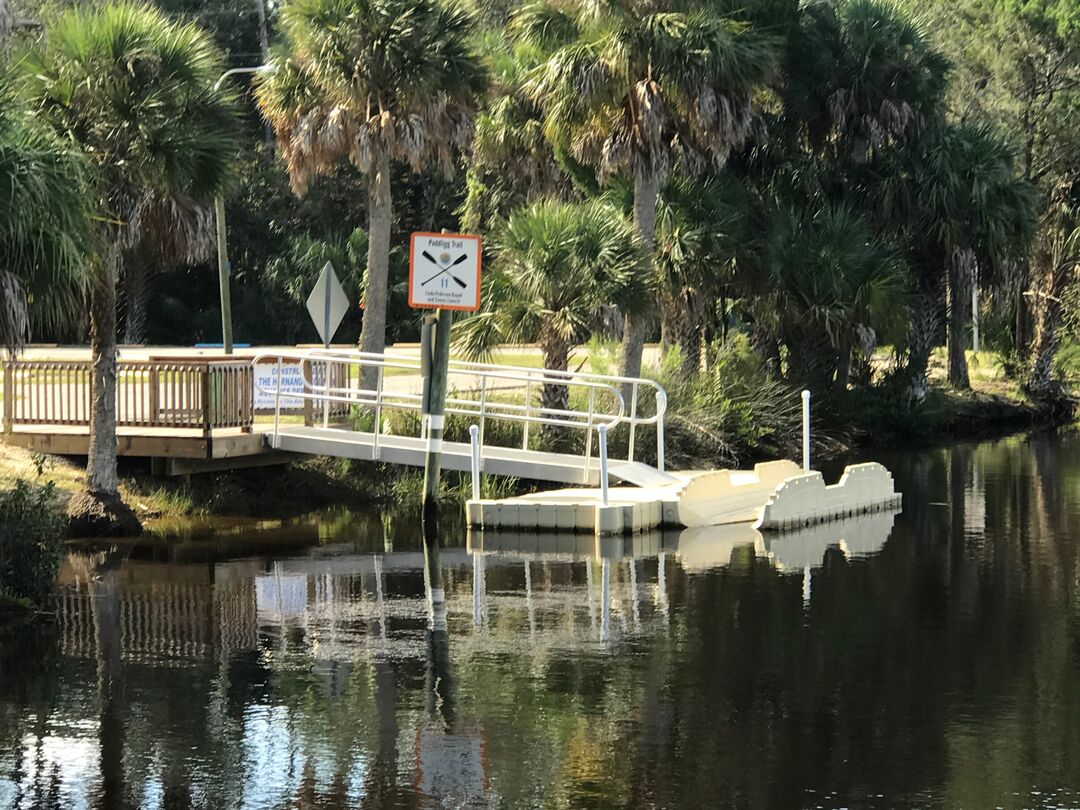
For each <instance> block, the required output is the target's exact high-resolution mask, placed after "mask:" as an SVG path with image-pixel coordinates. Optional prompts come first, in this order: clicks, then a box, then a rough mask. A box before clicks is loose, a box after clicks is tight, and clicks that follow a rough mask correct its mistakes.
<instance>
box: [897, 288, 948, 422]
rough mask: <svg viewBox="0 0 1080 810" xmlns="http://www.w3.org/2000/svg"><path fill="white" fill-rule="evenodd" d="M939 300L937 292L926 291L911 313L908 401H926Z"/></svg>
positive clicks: (936, 329) (905, 370)
mask: <svg viewBox="0 0 1080 810" xmlns="http://www.w3.org/2000/svg"><path fill="white" fill-rule="evenodd" d="M939 326H940V324H939V322H938V297H937V295H936V294H935V291H934V290H927V289H924V290H923V291H922V293H921V294H920V295H919V296H918V298H917V300H916V302H915V307H914V308H913V309H912V312H911V323H910V324H909V326H908V360H907V367H906V368H905V369H904V377H906V378H907V394H908V399H910V400H911V401H912V402H922V401H923V399H924V398H925V397H926V390H927V379H926V369H927V367H928V366H929V365H930V353H931V352H932V351H933V350H934V343H935V342H936V340H937V335H938V329H939Z"/></svg>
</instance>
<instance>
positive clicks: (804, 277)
mask: <svg viewBox="0 0 1080 810" xmlns="http://www.w3.org/2000/svg"><path fill="white" fill-rule="evenodd" d="M763 243H764V244H763V246H762V248H761V255H762V257H763V264H764V269H765V271H766V280H767V281H766V283H767V285H768V289H769V292H768V293H767V294H766V295H765V296H764V297H763V298H762V299H761V300H760V301H759V302H758V307H759V308H760V309H761V310H762V317H771V318H774V319H775V321H776V323H775V325H774V326H775V330H776V332H777V333H778V334H780V335H781V336H782V337H783V339H784V341H785V343H786V344H787V347H788V359H787V377H788V378H789V379H791V380H793V381H795V382H797V383H800V384H809V385H812V386H813V387H814V388H817V389H818V390H820V389H822V388H824V387H826V386H828V385H829V383H834V384H835V386H836V387H837V388H839V389H843V388H845V387H846V386H847V369H848V361H849V360H850V357H851V352H852V349H853V347H854V346H855V345H856V344H857V342H858V340H859V337H860V335H861V334H862V333H864V332H866V331H867V330H873V331H874V332H876V333H878V334H882V333H885V334H888V333H890V332H893V331H895V330H896V329H897V327H898V326H900V325H902V324H904V323H905V322H906V317H905V316H906V304H907V299H908V288H907V284H908V276H907V267H906V266H905V264H904V262H903V260H902V259H901V258H900V257H899V254H898V252H897V251H896V250H895V249H894V248H893V247H892V246H891V245H889V244H887V243H885V242H883V241H882V240H881V239H880V238H879V237H877V235H876V234H875V233H874V232H873V230H872V228H871V226H870V224H869V223H868V222H867V220H866V219H865V218H863V217H862V216H860V215H859V214H857V213H856V212H854V211H853V210H852V209H851V208H848V207H846V206H826V207H824V208H821V209H819V210H817V211H806V210H801V209H797V210H785V209H780V210H777V211H776V212H775V213H774V215H773V217H772V222H771V223H770V226H769V228H768V232H767V233H766V234H765V235H764V237H763Z"/></svg>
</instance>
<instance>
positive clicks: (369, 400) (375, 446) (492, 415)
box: [252, 349, 678, 487]
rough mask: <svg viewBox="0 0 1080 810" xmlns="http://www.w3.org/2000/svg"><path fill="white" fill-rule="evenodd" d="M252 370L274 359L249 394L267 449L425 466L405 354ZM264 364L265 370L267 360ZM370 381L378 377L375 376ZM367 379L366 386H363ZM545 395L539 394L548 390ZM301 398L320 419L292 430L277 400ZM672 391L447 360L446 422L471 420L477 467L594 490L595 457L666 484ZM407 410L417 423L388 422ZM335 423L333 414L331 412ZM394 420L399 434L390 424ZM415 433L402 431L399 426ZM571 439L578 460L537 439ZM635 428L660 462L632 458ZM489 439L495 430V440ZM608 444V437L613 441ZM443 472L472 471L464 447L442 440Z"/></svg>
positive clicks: (312, 353) (297, 355) (294, 359)
mask: <svg viewBox="0 0 1080 810" xmlns="http://www.w3.org/2000/svg"><path fill="white" fill-rule="evenodd" d="M252 363H253V364H254V365H256V366H259V365H260V364H276V369H277V372H276V374H274V375H273V380H272V381H271V382H270V383H268V382H267V381H265V380H263V381H260V380H259V379H258V378H256V380H255V387H256V389H257V390H258V391H259V392H261V393H262V394H263V395H265V396H268V397H272V398H273V401H274V421H273V428H272V430H271V431H270V432H268V433H267V434H266V441H268V442H269V444H270V446H271V447H273V448H275V449H278V450H283V451H288V452H293V453H303V454H309V455H323V456H336V457H339V458H350V459H358V460H363V461H378V462H383V463H387V464H401V465H408V466H414V467H423V466H424V459H425V454H426V451H427V444H428V440H427V424H426V422H425V420H424V419H423V418H421V412H422V409H423V399H424V396H423V392H422V390H419V387H420V385H421V383H420V380H421V379H422V377H421V375H422V368H421V361H420V360H419V358H416V359H414V358H411V357H408V356H398V355H388V354H372V353H365V352H360V351H341V350H333V349H314V350H307V351H289V352H267V353H262V354H259V355H257V356H256V357H255V358H254V359H253V360H252ZM297 364H298V365H299V366H300V368H301V375H300V376H301V380H302V386H301V388H300V389H299V390H296V388H295V387H290V389H289V390H283V388H282V386H281V385H279V384H278V383H277V381H278V380H281V379H282V369H283V368H285V367H286V366H295V365H297ZM263 367H264V368H265V365H263ZM372 378H374V379H373V380H372ZM365 382H366V383H367V384H366V385H365ZM545 393H546V394H547V396H543V395H544V394H545ZM283 399H286V400H303V401H304V402H305V403H309V405H308V408H307V410H308V411H309V412H310V413H313V414H315V415H316V417H317V418H316V419H315V420H309V421H315V422H316V423H315V424H295V423H294V422H293V421H291V420H290V419H289V418H288V417H287V415H285V414H283V413H282V410H283V408H282V400H283ZM666 409H667V395H666V394H665V392H664V389H663V388H661V387H660V386H659V385H658V384H657V383H655V382H653V381H652V380H648V379H644V378H636V377H619V376H614V375H607V374H590V373H584V372H580V371H555V370H552V369H543V368H528V367H522V366H509V365H494V364H490V363H477V362H470V361H463V360H451V361H450V364H449V368H448V377H447V396H446V417H447V419H448V422H449V421H451V420H453V419H454V418H455V417H462V418H463V419H462V420H461V423H463V424H469V425H476V426H477V427H478V435H479V456H480V459H479V461H480V464H479V466H480V470H481V472H485V473H490V474H495V475H509V476H516V477H519V478H527V479H534V480H540V481H555V482H560V483H566V484H575V485H581V486H599V485H600V482H601V478H603V477H604V476H602V474H601V465H602V461H603V463H605V464H606V470H607V474H608V475H610V476H612V477H614V478H617V479H620V480H622V481H625V482H627V483H629V484H635V485H638V486H650V487H651V486H663V485H666V484H670V483H673V482H675V481H677V480H678V479H676V478H675V477H674V476H672V475H670V474H669V473H667V472H665V471H664V414H665V411H666ZM394 412H397V413H399V414H401V413H404V414H411V415H412V418H411V419H410V418H400V417H399V418H397V419H396V420H395V419H394V417H393V416H392V414H393V413H394ZM332 413H333V414H335V415H336V416H337V418H336V419H331V414H332ZM394 421H396V422H397V423H398V424H397V425H396V427H397V429H396V430H393V431H391V430H390V429H389V428H392V427H395V425H393V424H391V423H392V422H394ZM402 423H404V424H406V425H407V426H409V427H411V428H412V429H411V430H402V429H401V424H402ZM499 423H502V424H503V425H505V424H510V425H518V426H520V429H515V431H514V432H515V434H520V438H518V436H517V435H515V440H516V444H515V445H514V446H509V445H508V444H507V443H506V441H505V439H504V440H503V441H501V442H500V440H499V439H498V438H497V436H498V434H500V433H502V434H506V433H507V432H508V431H505V430H504V431H499V430H497V427H498V424H499ZM541 431H546V432H548V433H550V434H552V435H554V436H559V437H564V438H572V437H573V436H574V435H575V434H576V435H577V442H576V444H577V445H578V446H580V447H582V448H583V450H582V452H580V453H559V452H549V451H546V450H543V449H538V448H537V444H538V443H537V442H536V441H535V439H537V438H538V433H539V432H541ZM639 431H650V432H652V433H654V434H655V441H656V445H655V449H656V452H655V459H656V464H655V466H654V465H650V464H647V463H645V462H643V461H640V460H636V459H635V451H636V450H638V445H639V444H640V441H639V437H638V433H639ZM493 434H494V435H493ZM608 436H610V437H612V438H613V439H615V438H619V446H620V447H624V450H625V452H624V456H625V457H623V458H615V457H608V458H606V459H604V460H602V459H601V455H602V453H601V445H602V444H603V445H604V447H605V449H606V447H607V443H606V437H608ZM613 444H614V442H613ZM441 453H442V457H441V461H442V467H443V469H449V470H461V471H467V470H469V469H470V468H471V462H472V446H471V444H470V442H468V441H460V442H459V441H444V442H443V443H442V447H441Z"/></svg>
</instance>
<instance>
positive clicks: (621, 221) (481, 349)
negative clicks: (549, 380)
mask: <svg viewBox="0 0 1080 810" xmlns="http://www.w3.org/2000/svg"><path fill="white" fill-rule="evenodd" d="M488 249H489V252H490V254H491V255H492V257H493V258H492V260H491V262H490V264H489V269H488V271H487V276H486V277H485V279H484V292H483V306H482V308H481V310H480V312H478V313H477V314H476V315H475V316H473V317H471V318H469V319H468V320H465V321H463V322H462V323H461V326H460V337H459V338H458V345H459V346H460V347H461V348H462V349H463V350H464V351H465V352H466V354H469V355H471V356H482V355H484V354H485V353H487V352H489V351H491V350H492V349H493V348H494V347H495V346H497V345H499V344H500V343H506V342H513V343H531V342H534V341H535V342H536V343H538V344H539V346H540V350H541V352H542V353H543V355H544V367H545V368H548V369H553V370H555V371H566V370H567V369H568V368H569V364H570V352H571V350H572V349H573V347H574V346H576V345H579V344H580V343H582V342H584V341H585V340H587V339H588V337H589V335H590V332H591V330H592V326H593V324H594V322H595V320H596V316H597V313H598V311H599V310H600V308H601V307H602V306H603V305H605V304H609V303H615V304H617V305H619V306H620V307H622V308H623V310H624V311H625V312H627V313H634V312H639V311H640V310H641V308H642V307H643V306H644V305H645V301H646V300H647V299H648V298H649V297H650V294H651V293H650V290H649V283H650V272H649V267H648V261H647V254H646V253H645V252H644V250H643V249H642V248H641V247H640V245H639V244H638V242H637V240H636V239H635V238H634V233H633V230H632V226H631V224H630V222H629V221H628V220H627V218H626V217H625V216H624V215H623V214H622V212H620V211H619V210H618V209H617V208H614V207H612V206H610V205H608V204H606V203H603V202H600V201H593V202H588V203H576V204H575V203H565V202H558V201H554V200H541V201H539V202H537V203H534V204H533V205H531V206H529V207H528V208H524V209H521V210H520V211H518V212H516V213H515V214H513V215H512V216H511V217H510V218H509V219H508V220H507V221H506V222H505V223H503V224H502V225H501V226H500V227H499V228H498V229H497V231H496V233H495V234H494V235H493V237H492V238H491V239H490V240H489V248H488ZM567 396H568V392H567V389H566V387H565V386H562V385H545V386H544V390H543V392H542V395H541V402H542V405H543V407H544V408H556V409H558V408H566V405H567V401H568V400H567Z"/></svg>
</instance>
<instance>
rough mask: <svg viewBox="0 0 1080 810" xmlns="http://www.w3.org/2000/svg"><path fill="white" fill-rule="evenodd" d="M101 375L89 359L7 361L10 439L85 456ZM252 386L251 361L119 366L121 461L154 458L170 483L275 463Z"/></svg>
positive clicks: (34, 448)
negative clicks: (95, 383)
mask: <svg viewBox="0 0 1080 810" xmlns="http://www.w3.org/2000/svg"><path fill="white" fill-rule="evenodd" d="M92 376H93V375H92V374H91V364H90V361H89V360H65V361H51V360H11V361H8V362H6V363H5V364H4V383H3V441H4V442H5V443H7V444H12V445H16V446H19V447H24V448H26V449H28V450H32V451H35V452H39V453H49V454H55V455H73V456H85V455H86V454H87V452H88V449H89V445H90V403H91V402H92V399H93V390H92ZM253 378H254V370H253V368H252V365H251V362H250V361H249V360H246V359H220V358H194V359H172V358H170V359H150V360H120V361H119V362H118V363H117V380H116V432H117V453H118V455H121V456H136V457H142V458H150V459H154V460H155V462H156V463H155V465H154V468H155V470H156V471H157V472H159V473H162V474H166V475H184V474H188V473H192V472H199V471H210V470H213V469H224V468H226V467H237V466H246V465H249V464H251V463H266V462H268V461H270V460H271V458H270V457H272V453H271V451H270V450H269V448H267V447H266V445H265V442H264V441H263V437H262V431H261V430H259V429H258V428H257V427H256V425H255V408H254V405H253ZM264 456H265V457H267V458H261V457H264ZM243 459H247V460H248V461H246V462H245V461H243ZM282 460H288V457H286V458H284V459H282Z"/></svg>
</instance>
